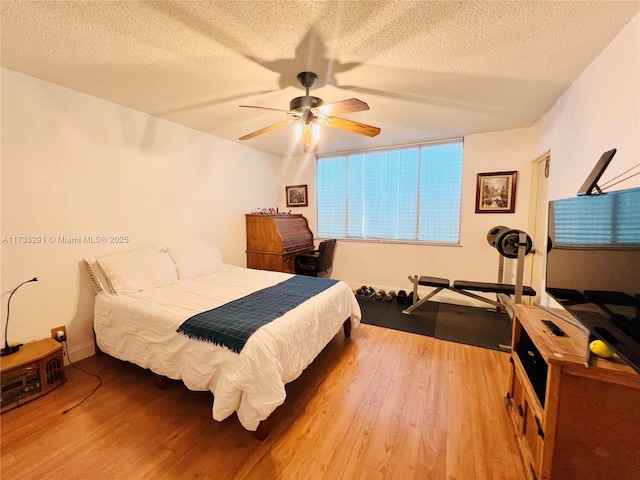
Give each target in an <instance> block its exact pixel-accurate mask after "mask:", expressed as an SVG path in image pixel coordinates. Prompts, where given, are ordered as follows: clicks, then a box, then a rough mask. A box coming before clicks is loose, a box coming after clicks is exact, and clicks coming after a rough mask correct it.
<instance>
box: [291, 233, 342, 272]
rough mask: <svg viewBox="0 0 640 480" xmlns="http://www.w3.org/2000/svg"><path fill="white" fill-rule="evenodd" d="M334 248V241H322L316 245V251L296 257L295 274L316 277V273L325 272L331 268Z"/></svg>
mask: <svg viewBox="0 0 640 480" xmlns="http://www.w3.org/2000/svg"><path fill="white" fill-rule="evenodd" d="M335 248H336V239H335V238H333V239H331V240H323V241H322V242H320V245H318V250H314V251H313V253H311V254H309V255H298V256H297V257H296V273H297V274H299V275H307V276H310V277H317V276H318V273H321V272H326V271H327V270H329V269H330V268H331V267H332V266H333V253H334V251H335Z"/></svg>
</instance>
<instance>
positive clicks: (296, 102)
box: [240, 72, 380, 153]
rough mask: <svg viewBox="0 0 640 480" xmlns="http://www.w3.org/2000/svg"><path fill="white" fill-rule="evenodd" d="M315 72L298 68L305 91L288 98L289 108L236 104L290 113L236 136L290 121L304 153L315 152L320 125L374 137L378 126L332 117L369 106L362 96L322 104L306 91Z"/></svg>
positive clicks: (271, 127)
mask: <svg viewBox="0 0 640 480" xmlns="http://www.w3.org/2000/svg"><path fill="white" fill-rule="evenodd" d="M317 79H318V76H317V75H316V74H315V73H313V72H301V73H300V74H298V81H299V82H300V84H301V85H302V86H303V87H304V88H305V95H304V96H301V97H296V98H294V99H292V100H291V101H290V102H289V110H288V111H286V110H279V109H276V108H269V107H259V106H254V105H240V106H241V107H245V108H260V109H263V110H275V111H281V112H285V113H287V114H289V115H291V116H292V117H293V119H291V120H287V121H283V122H280V123H276V124H274V125H270V126H268V127H265V128H262V129H260V130H258V131H255V132H253V133H250V134H248V135H244V136H242V137H240V140H248V139H250V138H253V137H256V136H258V135H261V134H263V133H267V132H270V131H272V130H275V129H277V128H280V127H283V126H285V125H289V124H291V123H294V126H293V130H294V134H295V141H296V142H297V141H299V140H301V139H302V144H303V147H304V153H309V152H315V151H316V150H317V149H318V143H319V141H320V126H325V127H332V128H337V129H340V130H344V131H347V132H350V133H356V134H358V135H366V136H368V137H375V136H376V135H378V134H379V133H380V128H378V127H374V126H371V125H366V124H364V123H359V122H356V121H353V120H347V119H345V118H340V117H336V115H340V114H343V113H353V112H363V111H365V110H369V105H367V104H366V103H365V102H363V101H362V100H358V99H357V98H350V99H347V100H342V101H339V102H334V103H329V104H325V103H324V101H323V100H322V99H321V98H318V97H314V96H312V95H309V89H310V88H311V86H312V85H313V84H314V83H315V82H316V80H317Z"/></svg>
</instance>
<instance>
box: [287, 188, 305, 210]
mask: <svg viewBox="0 0 640 480" xmlns="http://www.w3.org/2000/svg"><path fill="white" fill-rule="evenodd" d="M285 190H286V193H287V207H306V206H307V205H308V202H307V186H306V185H290V186H288V187H285Z"/></svg>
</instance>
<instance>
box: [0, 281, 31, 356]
mask: <svg viewBox="0 0 640 480" xmlns="http://www.w3.org/2000/svg"><path fill="white" fill-rule="evenodd" d="M37 281H38V277H33V278H32V279H31V280H27V281H26V282H22V283H21V284H20V285H18V286H17V287H16V288H14V289H13V292H11V295H9V300H8V301H7V323H5V325H4V348H3V349H2V350H0V356H2V357H5V356H7V355H11V354H12V353H16V352H17V351H18V350H20V347H21V346H22V345H13V346H11V347H10V346H9V340H7V329H8V328H9V312H10V309H11V297H13V294H14V293H16V290H18V289H19V288H20V287H21V286H22V285H24V284H25V283H29V282H37Z"/></svg>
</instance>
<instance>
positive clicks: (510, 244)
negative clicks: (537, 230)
mask: <svg viewBox="0 0 640 480" xmlns="http://www.w3.org/2000/svg"><path fill="white" fill-rule="evenodd" d="M519 243H520V230H515V229H514V230H507V231H505V232H502V233H501V234H500V235H499V236H498V238H497V239H496V248H497V249H498V252H500V255H502V256H503V257H507V258H518V245H519ZM532 249H533V241H532V240H531V237H530V236H529V235H527V238H526V246H525V251H524V254H525V255H529V253H531V250H532Z"/></svg>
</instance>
